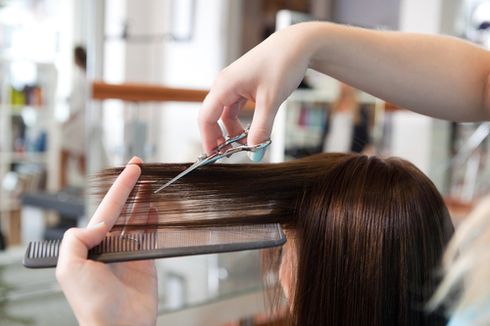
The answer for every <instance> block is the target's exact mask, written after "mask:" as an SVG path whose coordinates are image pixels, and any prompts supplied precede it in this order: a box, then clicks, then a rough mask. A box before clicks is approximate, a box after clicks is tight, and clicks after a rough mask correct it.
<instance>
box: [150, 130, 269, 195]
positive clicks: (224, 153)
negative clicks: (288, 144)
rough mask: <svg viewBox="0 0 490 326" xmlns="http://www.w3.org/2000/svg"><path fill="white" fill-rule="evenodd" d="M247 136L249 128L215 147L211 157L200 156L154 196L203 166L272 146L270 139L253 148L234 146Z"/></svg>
mask: <svg viewBox="0 0 490 326" xmlns="http://www.w3.org/2000/svg"><path fill="white" fill-rule="evenodd" d="M247 135H248V128H247V129H245V130H244V131H243V132H242V133H241V134H239V135H238V136H235V137H231V138H228V139H226V140H225V142H224V143H222V144H220V145H218V146H217V147H215V148H214V149H213V150H212V151H211V153H209V155H206V154H201V155H199V157H198V158H197V161H196V162H194V164H192V165H191V166H189V167H188V168H187V169H186V170H184V171H182V172H181V173H179V174H178V175H177V176H176V177H175V178H173V179H172V180H170V181H168V182H167V183H166V184H164V185H163V186H161V187H160V188H158V189H157V190H155V191H154V192H153V193H154V194H156V193H159V192H160V191H162V190H163V189H165V188H166V187H168V186H169V185H171V184H172V183H174V182H175V181H177V180H179V179H180V178H182V177H183V176H185V175H187V174H189V173H190V172H192V171H194V170H195V169H197V168H199V167H201V166H205V165H208V164H211V163H214V162H216V161H217V160H219V159H222V158H224V157H230V156H231V155H233V154H235V153H239V152H256V151H258V150H261V149H263V148H265V147H267V146H269V145H270V144H271V140H270V139H268V140H266V141H264V142H263V143H260V144H257V145H252V146H249V145H239V146H233V144H235V143H237V142H239V141H240V140H242V139H244V138H245V137H247ZM229 146H231V147H230V148H227V147H229Z"/></svg>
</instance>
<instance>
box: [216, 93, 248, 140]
mask: <svg viewBox="0 0 490 326" xmlns="http://www.w3.org/2000/svg"><path fill="white" fill-rule="evenodd" d="M246 101H247V100H246V99H241V100H239V101H237V102H236V103H234V104H232V105H230V106H226V107H225V108H224V110H223V114H222V115H221V121H222V122H223V125H224V126H225V129H226V131H227V132H228V135H229V136H236V135H239V134H241V133H242V132H243V130H244V129H243V126H242V124H241V122H240V119H239V118H238V117H239V115H240V110H241V109H242V107H243V105H244V104H245V103H246Z"/></svg>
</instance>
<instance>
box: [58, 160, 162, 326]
mask: <svg viewBox="0 0 490 326" xmlns="http://www.w3.org/2000/svg"><path fill="white" fill-rule="evenodd" d="M141 162H142V161H141V160H140V159H139V158H133V159H132V160H131V161H130V163H133V164H128V166H127V167H126V168H125V169H124V170H123V172H122V173H121V174H120V175H119V177H118V178H117V180H116V181H115V182H114V184H113V185H112V187H111V188H110V190H109V191H108V192H107V194H106V196H105V197H104V199H103V200H102V202H101V203H100V205H99V207H98V208H97V210H96V212H95V214H94V215H93V217H92V219H91V220H90V222H89V224H88V226H87V228H72V229H70V230H68V231H67V232H66V233H65V236H64V238H63V241H62V245H61V249H60V255H59V259H58V266H57V268H56V278H57V279H58V282H59V283H60V285H61V288H62V290H63V292H64V294H65V296H66V298H67V300H68V302H69V304H70V306H71V308H72V309H73V312H74V314H75V316H76V318H77V319H78V321H79V323H80V324H81V325H153V324H155V321H156V314H157V305H158V300H157V299H158V295H157V275H156V270H155V265H154V263H153V261H135V262H127V263H117V264H104V263H100V262H96V261H93V260H88V259H87V252H88V250H89V249H90V248H92V247H94V246H96V245H97V244H98V243H100V242H101V241H102V240H103V238H104V237H105V235H106V234H107V232H108V231H109V230H110V229H111V228H112V226H113V224H114V223H115V221H116V220H117V218H118V217H119V214H120V212H121V209H122V208H123V206H124V204H125V202H126V199H127V197H128V195H129V193H130V192H131V190H132V189H133V187H134V185H135V184H136V181H137V180H138V178H139V176H140V174H141V170H140V167H139V166H138V165H137V163H141ZM149 214H151V213H149Z"/></svg>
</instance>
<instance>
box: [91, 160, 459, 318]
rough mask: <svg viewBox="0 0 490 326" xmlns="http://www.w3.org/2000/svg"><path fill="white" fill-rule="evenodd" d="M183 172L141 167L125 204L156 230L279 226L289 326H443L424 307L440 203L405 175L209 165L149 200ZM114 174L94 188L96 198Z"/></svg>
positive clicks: (377, 167)
mask: <svg viewBox="0 0 490 326" xmlns="http://www.w3.org/2000/svg"><path fill="white" fill-rule="evenodd" d="M185 167H186V165H182V164H158V165H143V166H142V176H141V178H140V180H139V182H138V185H137V187H139V190H140V191H139V192H138V189H136V190H137V191H135V192H134V193H135V194H136V193H139V195H138V196H136V195H134V196H133V197H132V198H131V200H130V202H129V203H131V202H134V201H138V200H146V201H151V203H152V204H153V205H155V206H156V208H157V209H158V211H159V214H160V220H159V225H177V226H182V227H196V226H201V225H204V226H207V225H215V226H219V225H229V224H234V225H244V224H255V223H281V224H282V225H283V226H284V228H285V229H286V234H287V236H288V243H287V245H286V248H285V250H284V255H283V262H282V264H281V268H280V269H281V270H280V279H281V281H282V285H283V287H284V290H285V291H284V292H285V293H286V296H287V297H288V300H289V304H290V312H291V321H292V323H293V324H295V325H390V326H391V325H407V326H408V325H439V324H440V325H444V324H445V321H444V320H442V319H440V318H439V317H437V316H433V315H428V314H427V313H426V311H425V310H424V304H425V303H426V301H427V300H428V299H429V298H430V296H431V294H432V292H433V290H434V289H435V287H436V285H437V278H436V277H435V270H436V268H437V267H438V264H439V261H440V258H441V255H442V252H443V249H444V247H445V245H446V243H447V242H448V241H449V238H450V237H451V234H452V233H453V227H452V224H451V221H450V218H449V215H448V212H447V209H446V207H445V205H444V202H443V200H442V198H441V196H440V194H439V193H438V191H437V190H436V188H435V187H434V185H433V184H432V182H431V181H430V180H429V179H428V178H427V177H426V176H425V175H424V174H423V173H422V172H420V171H419V170H418V169H417V168H416V167H415V166H413V165H412V164H410V163H408V162H406V161H403V160H400V159H380V158H377V157H367V156H361V155H357V154H321V155H316V156H311V157H309V158H306V159H302V160H297V161H291V162H286V163H280V164H241V165H235V164H233V165H231V164H230V165H228V164H215V165H211V166H207V167H204V168H201V169H198V170H196V171H194V172H192V173H190V174H189V175H187V176H185V177H184V178H182V179H181V180H179V182H176V183H175V184H173V185H172V186H171V187H172V188H168V189H167V191H165V192H162V193H159V194H153V190H154V189H156V188H158V186H159V185H160V184H162V183H164V182H166V181H167V180H169V179H171V178H172V177H174V176H175V175H176V174H178V173H179V172H181V171H182V170H183V169H185ZM118 172H119V170H117V169H114V170H111V171H109V172H107V173H106V177H104V176H100V177H99V179H98V182H99V184H98V185H99V187H98V189H99V190H100V194H103V193H105V191H106V189H107V187H108V186H109V185H110V180H111V178H112V177H114V176H115V175H117V173H118ZM142 192H143V195H141V193H142ZM145 192H146V195H145ZM124 221H125V216H124V215H123V216H121V217H120V222H119V223H121V224H123V223H124Z"/></svg>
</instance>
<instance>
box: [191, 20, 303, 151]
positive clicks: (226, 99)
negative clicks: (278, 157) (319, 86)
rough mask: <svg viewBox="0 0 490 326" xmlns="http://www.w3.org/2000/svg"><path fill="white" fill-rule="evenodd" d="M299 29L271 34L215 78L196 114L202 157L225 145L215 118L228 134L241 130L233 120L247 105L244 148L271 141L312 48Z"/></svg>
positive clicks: (296, 27)
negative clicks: (250, 115)
mask: <svg viewBox="0 0 490 326" xmlns="http://www.w3.org/2000/svg"><path fill="white" fill-rule="evenodd" d="M303 29H304V28H303V26H301V24H299V25H295V26H291V27H289V28H286V29H284V30H281V31H279V32H276V33H274V34H273V35H271V36H270V37H269V38H268V39H266V40H265V41H264V42H262V43H260V44H259V45H258V46H256V47H255V48H254V49H252V50H251V51H249V52H248V53H246V54H245V55H244V56H242V57H241V58H240V59H238V60H237V61H235V62H234V63H232V64H231V65H230V66H228V67H227V68H225V69H224V70H223V71H222V72H221V73H220V74H219V76H218V77H217V79H216V80H215V82H214V85H213V86H212V88H211V91H210V92H209V94H208V95H207V96H206V99H205V100H204V102H203V106H202V108H201V110H200V112H199V128H200V131H201V135H202V138H203V147H204V151H205V152H206V153H209V152H210V151H211V150H212V149H213V148H214V147H216V146H217V145H218V144H220V143H222V142H223V140H224V139H223V135H222V132H221V129H220V127H219V125H218V120H219V119H221V121H222V122H223V125H224V127H225V128H226V131H227V133H228V135H230V136H235V135H238V134H240V133H241V132H242V131H243V127H242V125H241V123H240V121H239V119H238V115H239V112H240V110H241V108H242V106H243V105H244V104H245V103H246V102H247V100H251V101H253V102H255V112H254V116H253V120H252V124H251V126H250V131H249V134H248V139H247V143H248V144H249V145H256V144H258V143H261V142H263V141H264V140H266V139H268V138H269V137H270V134H271V131H272V125H273V122H274V117H275V115H276V113H277V110H278V108H279V106H280V105H281V103H282V102H283V101H284V100H285V99H286V98H287V97H288V96H289V95H290V94H291V92H292V91H293V90H295V89H296V88H297V87H298V85H299V84H300V82H301V80H302V79H303V77H304V74H305V72H306V69H307V67H308V61H309V56H310V55H311V51H310V48H311V46H310V44H309V42H308V41H309V40H308V37H306V36H307V35H306V34H305V32H304V30H303ZM252 159H254V158H253V157H252ZM258 160H260V158H259V159H258Z"/></svg>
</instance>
